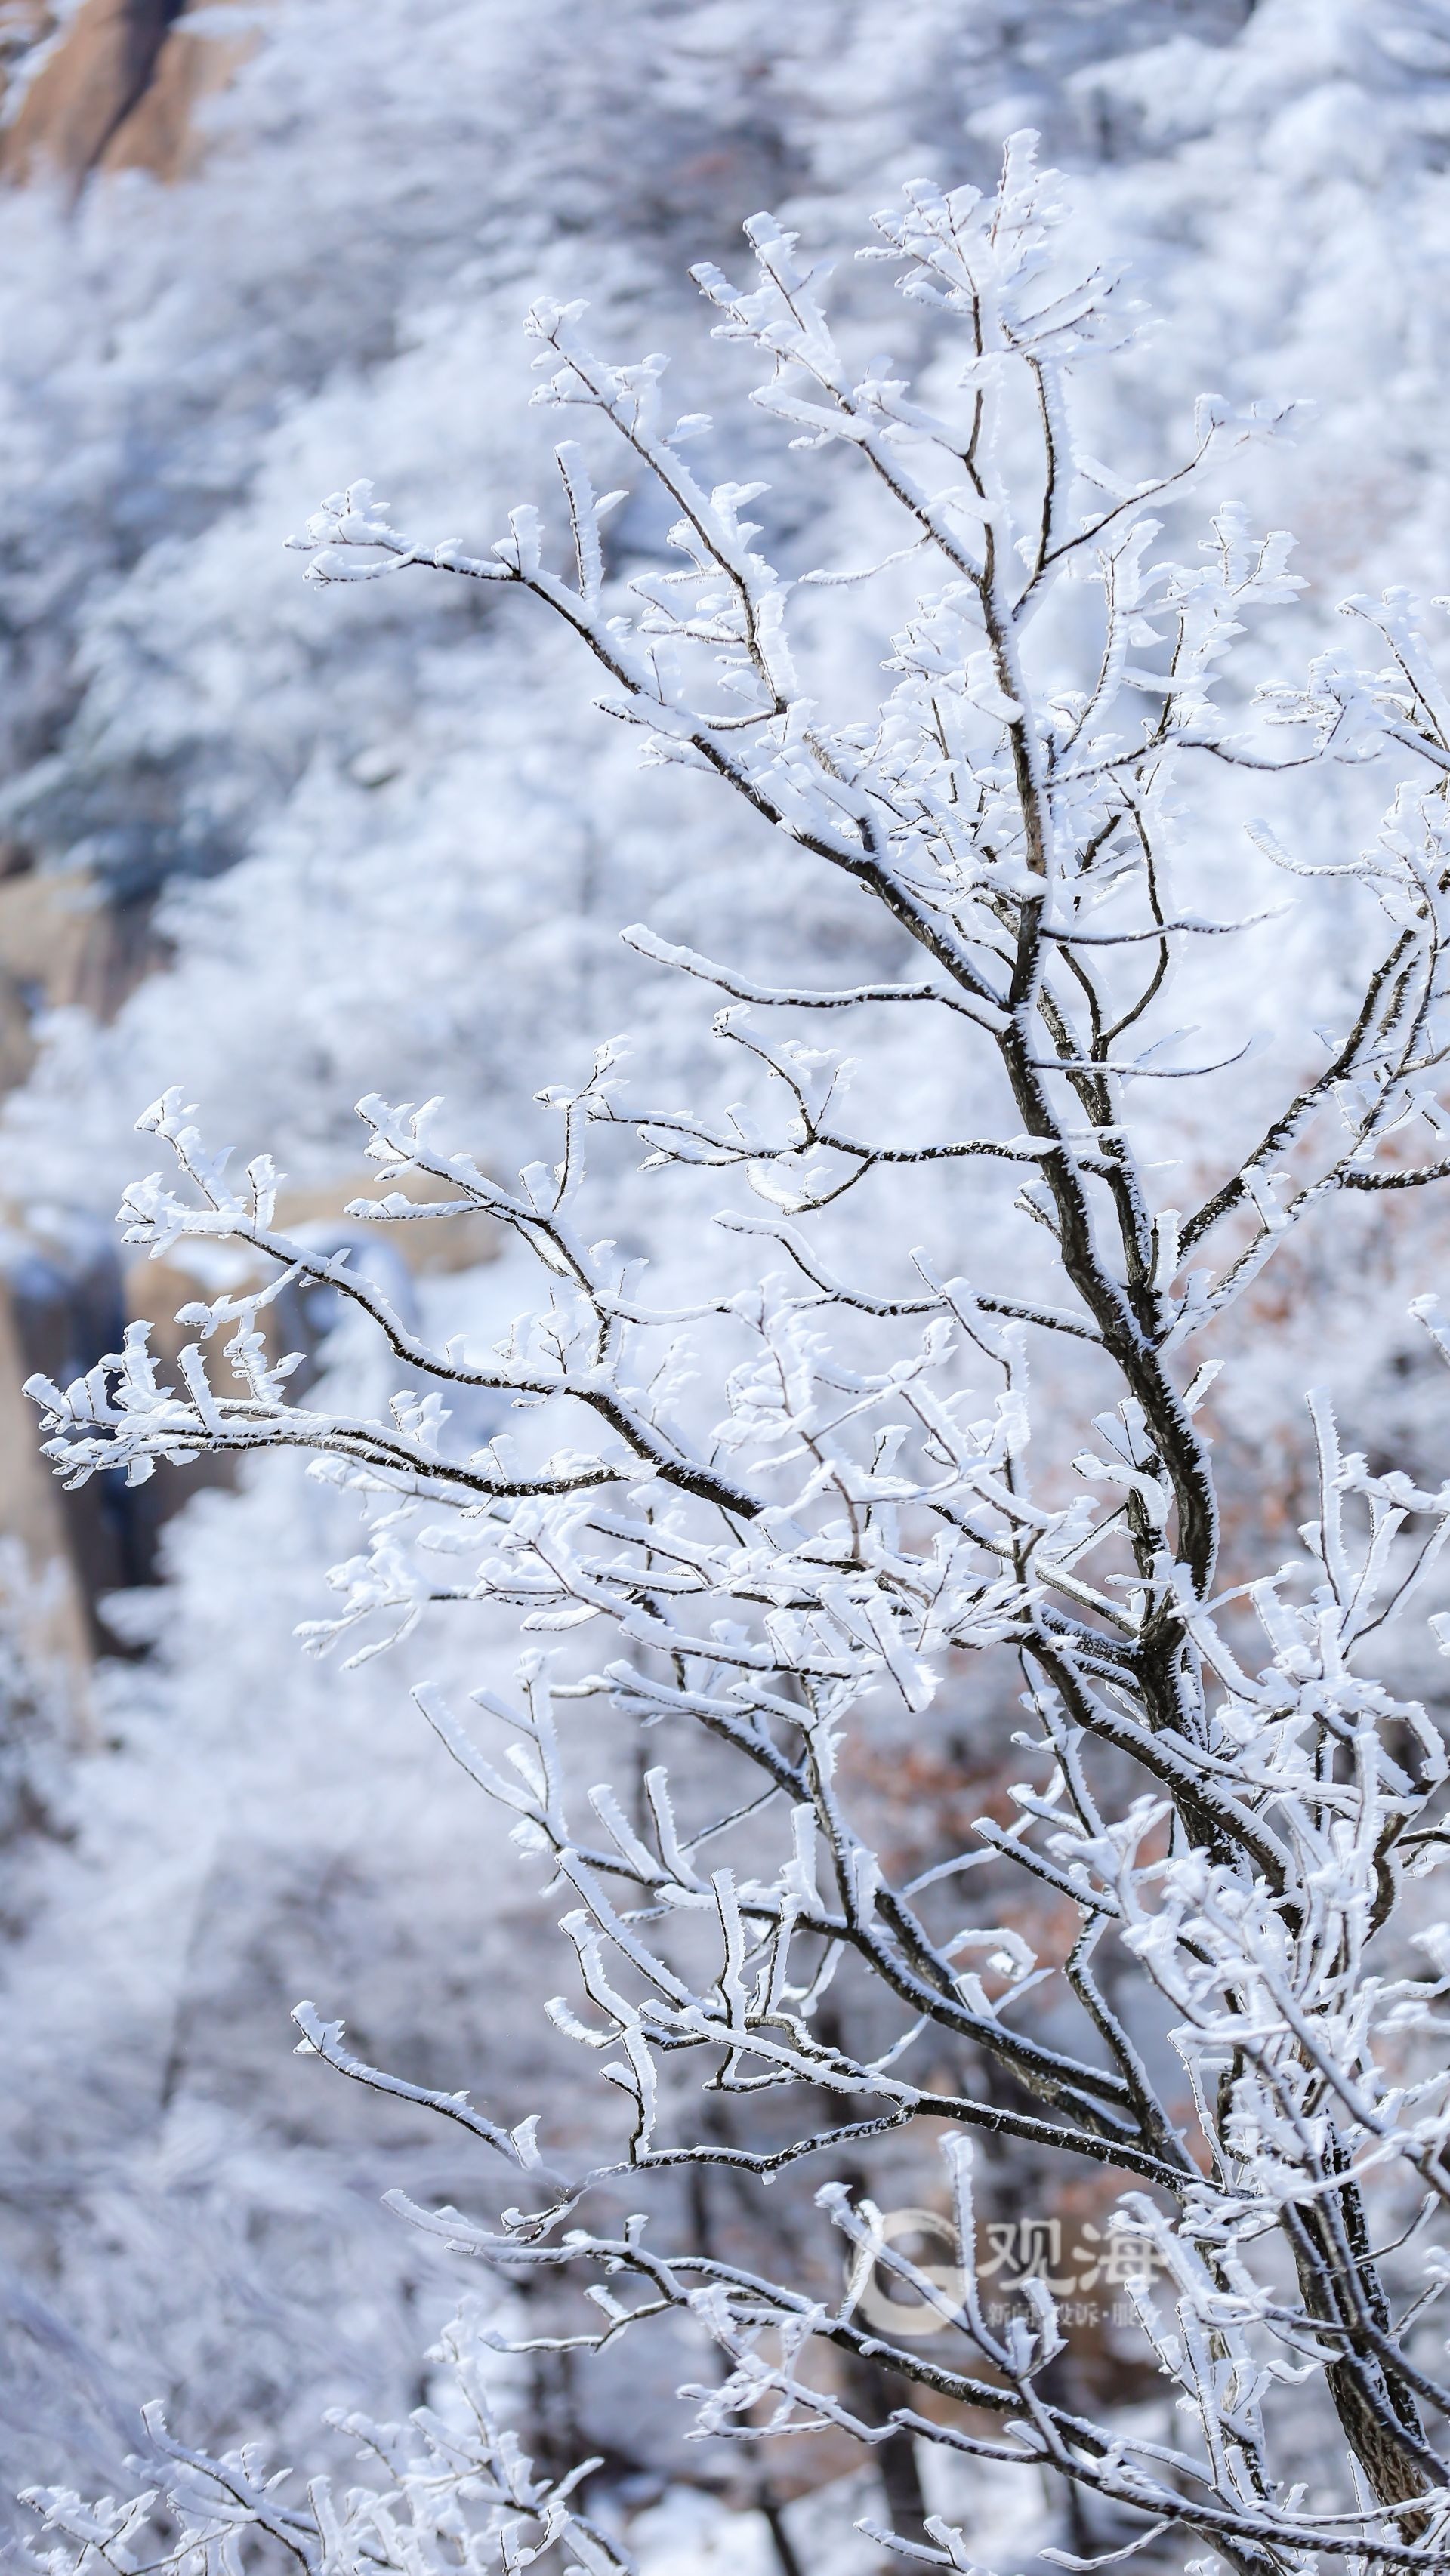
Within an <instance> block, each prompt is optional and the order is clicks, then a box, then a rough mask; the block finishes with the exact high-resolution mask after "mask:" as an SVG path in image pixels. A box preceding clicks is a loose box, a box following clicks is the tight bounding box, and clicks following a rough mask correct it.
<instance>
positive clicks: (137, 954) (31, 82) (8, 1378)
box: [0, 0, 243, 1682]
mask: <svg viewBox="0 0 1450 2576" xmlns="http://www.w3.org/2000/svg"><path fill="white" fill-rule="evenodd" d="M186 7H187V0H82V5H81V7H80V8H79V9H78V10H77V11H76V12H75V13H74V15H73V16H71V17H70V18H69V20H68V21H66V22H64V23H62V22H60V21H58V20H57V17H56V14H55V12H54V11H53V9H52V8H51V7H50V6H49V5H48V0H8V5H0V114H4V113H5V110H6V105H7V97H6V94H7V91H8V92H9V99H8V106H9V110H10V113H9V115H8V120H7V121H6V122H5V123H4V124H3V125H0V179H3V180H6V181H8V182H9V183H10V184H12V185H16V184H20V183H23V182H26V181H35V182H39V183H41V184H43V183H44V182H45V181H46V180H47V179H49V180H51V181H52V182H53V181H54V180H56V179H59V180H60V181H61V182H62V184H63V185H65V186H67V187H69V188H70V189H71V190H72V191H79V190H80V189H81V188H82V187H84V186H85V184H86V182H87V181H88V180H89V179H91V178H92V177H93V176H95V175H96V174H98V173H103V172H110V171H119V170H127V169H145V170H149V171H150V172H151V173H152V174H153V176H155V177H157V178H161V179H164V180H171V179H179V178H181V177H183V176H185V175H186V173H187V172H188V171H189V170H190V169H191V168H193V167H194V165H195V162H196V159H197V157H198V153H199V148H200V147H199V140H198V135H197V128H196V118H195V111H196V108H197V106H198V105H199V103H200V102H201V100H203V99H204V98H206V97H208V96H210V95H212V94H214V93H215V92H216V91H217V90H218V89H220V88H221V87H223V86H224V84H225V82H226V81H227V79H228V78H229V76H230V73H231V70H232V68H233V66H234V64H235V63H236V61H237V60H238V59H239V58H240V55H241V52H242V51H243V46H242V44H241V43H237V44H231V45H229V44H228V43H226V42H225V41H224V40H222V39H219V38H218V37H217V36H216V35H215V33H207V34H205V35H203V34H201V33H199V32H198V31H197V30H195V29H194V28H190V27H187V26H186V25H184V24H182V23H179V22H180V21H181V20H183V18H184V16H185V13H186ZM17 91H18V93H19V97H18V102H17V98H16V95H15V93H16V92H17ZM157 954H158V952H157V948H156V943H155V941H154V939H153V938H152V936H151V932H150V923H149V907H148V906H146V905H140V906H137V905H135V904H131V905H127V904H124V903H123V904H117V903H115V902H114V901H108V900H107V898H106V895H105V891H104V889H102V888H100V887H98V886H96V885H95V884H94V883H93V882H91V881H90V879H89V878H88V876H87V875H86V872H85V871H77V870H68V871H65V872H63V873H61V874H59V875H53V874H39V873H36V872H34V871H33V870H32V867H31V861H30V853H29V852H28V851H27V850H26V849H25V848H23V847H22V846H21V845H19V844H13V843H10V842H5V843H4V844H3V845H0V1094H3V1093H4V1092H5V1091H8V1090H10V1089H12V1088H13V1087H14V1086H15V1085H16V1084H18V1083H20V1082H22V1081H23V1080H24V1078H25V1076H26V1074H27V1073H28V1072H29V1070H30V1067H31V1064H32V1062H33V1060H34V1044H33V1039H32V1023H33V1020H34V1018H35V1015H36V1013H37V1011H40V1010H45V1009H57V1008H59V1009H64V1008H67V1007H75V1006H79V1007H82V1008H85V1009H89V1010H91V1011H93V1012H95V1013H96V1014H97V1015H98V1016H99V1017H101V1018H109V1017H110V1016H111V1015H112V1014H113V1013H114V1012H115V1011H116V1010H117V1009H118V1008H119V1007H120V1004H121V1003H122V1001H123V1000H124V999H125V997H126V995H127V993H128V992H129V991H131V990H132V989H133V987H134V985H135V984H136V983H137V981H138V980H139V979H140V977H141V976H142V975H143V974H144V973H146V972H147V970H148V969H149V968H150V967H151V966H152V965H153V964H154V963H155V962H156V958H157ZM3 1213H4V1212H3V1210H0V1220H3ZM4 1233H5V1229H4V1226H3V1222H0V1235H4ZM0 1253H3V1256H4V1257H3V1258H0V1546H4V1545H7V1544H8V1545H10V1546H11V1547H12V1548H13V1547H14V1546H15V1545H17V1544H23V1545H24V1548H25V1551H26V1555H27V1557H28V1559H29V1562H30V1566H31V1569H32V1573H35V1572H37V1571H38V1570H39V1569H40V1568H41V1567H42V1566H44V1565H47V1564H48V1565H49V1566H50V1567H51V1568H52V1569H53V1576H52V1581H51V1584H50V1589H49V1592H48V1593H47V1594H46V1609H45V1615H44V1617H43V1619H41V1620H40V1621H39V1622H36V1621H35V1620H30V1621H29V1623H28V1626H29V1630H31V1631H33V1632H34V1633H28V1636H27V1642H28V1644H29V1645H30V1646H31V1647H32V1648H33V1649H34V1650H35V1651H37V1652H38V1653H39V1654H40V1655H41V1656H42V1658H43V1659H45V1660H50V1659H53V1658H54V1656H55V1655H56V1654H57V1653H58V1654H59V1656H60V1659H61V1662H62V1663H63V1664H67V1665H69V1666H70V1667H71V1670H72V1672H73V1673H75V1674H76V1676H77V1682H78V1681H79V1673H78V1667H79V1666H81V1665H83V1664H84V1663H85V1661H86V1660H87V1658H88V1655H89V1652H90V1649H91V1647H92V1645H93V1644H94V1643H95V1642H96V1641H97V1637H98V1628H97V1614H96V1604H97V1602H98V1600H99V1599H101V1598H102V1597H103V1596H104V1595H105V1594H106V1593H107V1592H109V1591H112V1590H114V1589H115V1588H116V1587H117V1586H118V1585H123V1584H126V1583H133V1582H135V1581H137V1580H144V1579H145V1578H146V1575H147V1573H148V1572H149V1570H150V1563H151V1559H152V1557H153V1555H154V1546H155V1523H156V1521H157V1518H158V1516H159V1515H158V1510H157V1508H156V1505H155V1504H153V1505H152V1507H151V1508H150V1509H149V1510H148V1511H147V1512H145V1513H144V1514H142V1515H138V1514H136V1513H134V1512H127V1510H126V1509H125V1503H124V1498H123V1499H122V1502H121V1503H120V1504H119V1505H118V1504H117V1500H116V1497H114V1496H101V1497H100V1499H99V1501H97V1500H96V1499H95V1498H93V1497H92V1496H91V1495H90V1494H89V1493H87V1494H85V1495H74V1496H71V1495H67V1496H61V1495H60V1494H59V1491H58V1489H57V1488H56V1487H55V1486H54V1483H53V1480H52V1479H51V1478H50V1477H49V1476H48V1475H47V1473H46V1471H45V1468H44V1463H43V1461H42V1460H41V1459H40V1458H39V1456H38V1455H37V1453H36V1446H35V1437H34V1424H33V1420H32V1419H31V1416H30V1408H29V1406H28V1405H27V1404H26V1403H25V1402H24V1400H23V1398H22V1397H21V1396H20V1392H19V1387H20V1380H21V1378H22V1377H23V1376H24V1375H25V1374H26V1373H27V1372H28V1371H29V1370H30V1369H32V1368H37V1367H40V1368H45V1369H47V1370H50V1371H51V1372H52V1373H54V1372H55V1371H57V1370H58V1371H59V1372H60V1373H61V1374H62V1375H65V1374H68V1373H71V1372H73V1371H74V1369H75V1368H77V1367H81V1368H84V1367H87V1366H89V1365H90V1364H91V1363H92V1362H93V1361H94V1360H95V1359H97V1358H98V1357H99V1356H100V1354H101V1351H102V1349H103V1348H106V1347H109V1346H110V1344H111V1343H112V1342H113V1341H114V1338H115V1335H116V1333H117V1332H118V1331H119V1330H120V1329H121V1327H122V1324H123V1323H124V1287H123V1282H122V1279H121V1274H120V1271H119V1268H118V1265H117V1260H116V1255H115V1251H114V1248H113V1247H112V1246H111V1244H110V1243H109V1242H108V1241H99V1240H97V1241H90V1240H88V1241H87V1242H86V1243H85V1244H83V1245H81V1246H79V1247H77V1246H74V1245H65V1246H61V1247H59V1248H58V1247H57V1246H56V1245H55V1244H53V1243H47V1244H45V1245H44V1246H39V1245H34V1244H29V1243H26V1242H25V1241H24V1240H23V1239H22V1238H21V1237H19V1236H16V1235H14V1234H10V1235H9V1236H8V1237H7V1238H6V1240H5V1241H4V1242H3V1243H0ZM175 1499H176V1497H174V1496H170V1495H168V1496H165V1497H162V1498H160V1500H161V1508H162V1512H163V1513H164V1508H165V1506H166V1504H167V1503H171V1504H173V1505H174V1502H175ZM55 1577H59V1583H58V1585H57V1582H56V1580H55V1579H54V1578H55ZM105 1642H106V1643H107V1644H113V1643H114V1641H113V1640H110V1639H109V1638H108V1639H107V1640H106V1641H105Z"/></svg>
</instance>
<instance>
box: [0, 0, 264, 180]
mask: <svg viewBox="0 0 1450 2576" xmlns="http://www.w3.org/2000/svg"><path fill="white" fill-rule="evenodd" d="M186 7H187V0H82V5H81V7H80V8H79V10H77V12H76V14H75V16H74V17H73V18H72V19H71V20H70V21H69V23H68V24H67V25H66V26H65V27H64V28H63V29H58V28H56V27H55V26H54V25H53V24H52V21H51V13H50V11H49V10H48V8H47V7H46V6H45V5H44V0H20V6H19V9H18V11H15V10H12V11H11V12H9V13H8V14H9V19H10V26H9V42H8V52H9V70H10V75H11V78H12V80H15V81H19V80H21V79H24V77H25V75H26V72H27V71H28V70H30V68H31V65H32V64H34V66H35V67H34V69H33V76H32V77H30V78H29V80H28V83H27V85H26V87H25V89H24V94H23V96H22V98H21V101H20V105H19V108H18V111H17V112H16V113H15V115H14V116H13V118H12V119H11V121H10V123H9V124H8V125H7V126H6V127H5V128H4V129H3V131H0V176H3V177H5V178H7V179H9V180H11V181H12V182H13V181H16V180H25V179H29V178H33V177H38V176H41V175H43V174H44V173H45V172H46V171H51V172H54V173H57V174H59V175H60V176H61V177H62V178H63V179H64V180H66V181H67V182H68V183H69V185H70V186H71V187H72V188H80V187H82V186H84V184H85V182H86V180H87V179H88V178H89V177H90V176H91V175H92V173H93V172H95V171H100V170H131V169H145V170H150V171H152V172H153V173H154V174H155V175H156V176H157V177H158V178H162V179H176V178H180V177H182V176H184V174H185V173H186V171H187V170H189V169H190V168H191V167H192V166H193V165H194V162H195V158H196V154H197V148H198V146H197V136H196V124H195V110H196V108H197V106H198V104H199V103H200V101H201V100H202V99H204V98H206V97H208V96H210V95H211V94H212V93H213V92H215V91H216V90H218V89H220V88H221V87H223V86H224V85H225V82H226V80H227V78H228V76H229V74H230V72H231V69H232V66H233V64H234V63H235V61H236V60H237V59H238V56H239V53H240V51H241V50H242V48H241V45H240V43H238V44H228V43H227V42H226V40H225V39H224V38H220V37H218V36H217V35H216V34H215V33H212V32H209V33H207V34H205V35H202V34H200V33H199V32H198V31H196V30H195V29H193V28H188V27H186V26H185V25H182V24H179V23H178V22H179V21H180V20H182V19H183V18H184V16H185V14H186ZM37 52H39V59H38V62H37V61H36V56H37ZM0 78H3V69H0Z"/></svg>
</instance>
